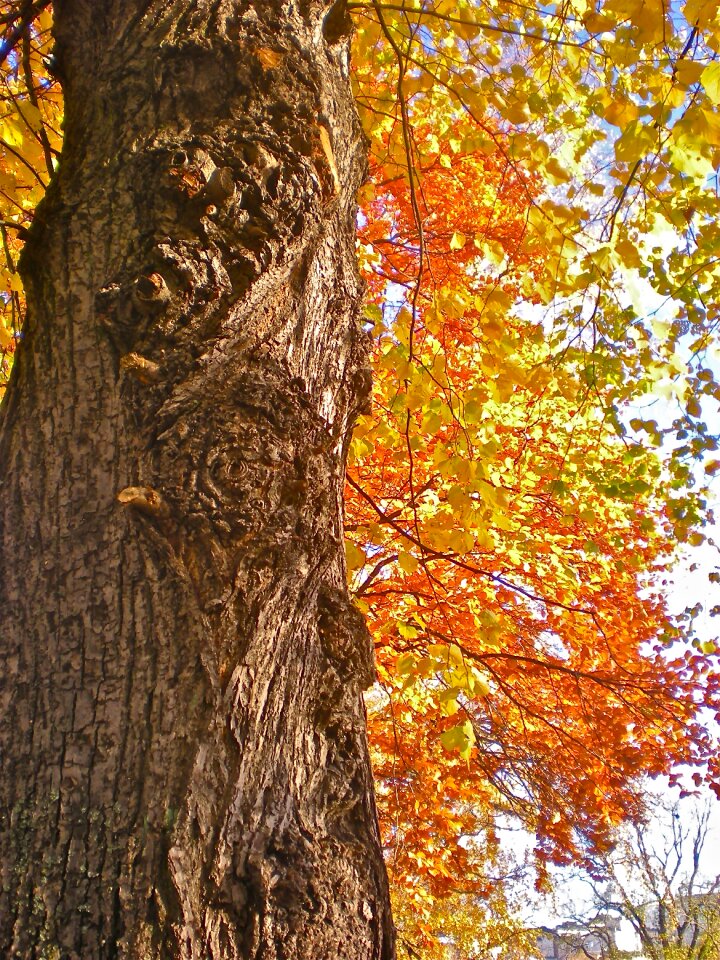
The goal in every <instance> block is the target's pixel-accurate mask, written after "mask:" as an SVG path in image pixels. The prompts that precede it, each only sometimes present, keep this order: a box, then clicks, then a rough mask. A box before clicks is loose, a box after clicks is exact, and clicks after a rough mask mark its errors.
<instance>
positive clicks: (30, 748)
mask: <svg viewBox="0 0 720 960" xmlns="http://www.w3.org/2000/svg"><path fill="white" fill-rule="evenodd" d="M328 8H329V4H328V3H327V2H324V3H323V2H316V0H264V2H262V3H260V2H251V0H57V3H56V18H57V23H56V41H57V51H56V56H55V66H54V69H55V70H56V71H57V73H58V75H59V76H60V77H61V79H62V80H63V83H64V86H65V92H66V108H67V115H66V144H65V148H64V153H63V157H62V162H61V165H60V170H59V174H58V175H57V177H56V179H55V180H54V182H53V184H52V185H51V187H50V190H49V192H48V195H47V197H46V199H45V201H44V203H43V205H42V206H41V208H40V209H39V211H38V213H37V216H36V220H35V223H34V224H33V227H32V230H31V236H30V239H29V240H28V243H27V247H26V250H25V252H24V255H23V260H22V274H23V278H24V281H25V283H26V287H27V291H28V321H27V326H26V331H25V340H24V344H23V346H22V348H21V350H20V351H19V356H18V359H17V364H16V368H15V370H14V371H13V380H12V383H11V386H10V388H9V391H8V396H7V399H6V401H5V404H4V407H3V410H2V424H1V429H0V484H1V486H0V491H1V496H0V523H1V524H2V526H1V528H0V547H1V550H0V649H1V650H2V664H1V670H2V675H1V677H0V705H1V714H0V751H1V754H0V757H1V763H2V776H1V778H0V780H1V783H0V816H1V818H2V819H1V822H0V836H1V841H0V843H1V846H0V877H1V890H0V955H2V956H3V957H8V958H9V957H16V958H22V960H26V958H48V960H50V958H54V960H60V958H62V960H65V958H77V960H92V958H134V960H135V958H137V960H140V958H142V960H145V958H148V960H152V958H161V957H162V958H180V957H182V958H194V960H201V958H202V960H215V958H223V960H230V958H240V957H242V958H249V957H253V958H256V960H261V958H262V960H265V958H267V960H269V958H280V957H282V958H288V960H289V958H312V960H321V958H333V960H338V958H343V957H346V958H352V960H361V958H371V957H372V958H390V957H392V956H393V953H394V947H393V933H392V924H391V920H390V917H389V908H388V894H387V883H386V877H385V871H384V867H383V862H382V857H381V851H380V846H379V839H378V833H377V826H376V814H375V809H374V802H373V793H372V782H371V775H370V769H369V763H368V757H367V749H366V738H365V719H364V711H363V706H362V698H361V692H360V691H361V688H363V687H366V686H367V685H368V684H369V683H370V682H371V679H372V676H373V662H372V649H371V645H370V641H369V636H368V634H367V630H366V628H365V626H364V623H363V621H362V618H361V617H360V615H359V614H358V613H357V611H356V610H355V609H354V608H353V607H352V606H351V604H350V603H349V601H348V597H347V592H346V588H345V582H344V561H343V551H342V539H343V538H342V503H341V492H342V484H343V471H344V459H345V449H346V443H347V440H348V435H349V431H350V429H351V425H352V423H353V419H354V417H355V415H356V413H357V411H358V409H359V408H360V407H361V406H362V405H363V404H364V403H366V400H367V391H368V381H369V376H368V371H367V368H366V349H367V347H366V344H365V342H364V339H363V333H362V330H361V328H360V326H359V323H358V302H359V297H360V288H359V282H358V278H357V275H356V268H355V263H354V239H353V234H354V221H355V199H354V197H355V192H356V190H357V187H358V185H359V183H360V182H361V180H362V177H363V173H364V163H365V161H364V156H363V145H362V135H361V133H360V130H359V128H358V125H357V121H356V117H355V113H354V109H353V104H352V99H351V94H350V87H349V83H348V74H347V56H348V49H347V42H348V37H347V23H346V17H345V16H344V13H343V10H342V8H341V7H340V6H339V5H337V4H336V5H335V6H334V7H332V8H331V9H328Z"/></svg>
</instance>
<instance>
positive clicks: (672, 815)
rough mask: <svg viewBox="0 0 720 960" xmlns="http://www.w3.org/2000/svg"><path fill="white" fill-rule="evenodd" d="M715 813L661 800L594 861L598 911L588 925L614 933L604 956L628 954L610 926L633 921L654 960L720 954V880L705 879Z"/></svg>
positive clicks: (707, 958) (701, 959) (705, 959)
mask: <svg viewBox="0 0 720 960" xmlns="http://www.w3.org/2000/svg"><path fill="white" fill-rule="evenodd" d="M711 812H712V807H711V804H710V803H709V802H708V803H706V804H705V805H704V806H696V807H694V808H692V807H691V806H690V804H689V802H688V801H687V800H685V801H676V802H674V803H671V804H669V803H663V802H662V801H660V802H659V803H658V804H656V805H654V807H653V809H652V810H651V811H650V813H649V814H648V816H647V817H646V819H645V820H644V821H640V822H637V823H634V824H629V825H627V826H625V827H623V828H622V830H621V832H620V833H619V836H618V838H617V843H616V845H615V847H614V848H613V849H612V851H611V852H609V853H607V854H602V855H599V856H596V857H595V858H594V861H593V864H592V866H593V876H591V877H590V878H589V883H590V884H591V887H592V893H593V907H592V909H591V911H590V912H588V913H587V914H586V915H585V916H584V917H583V918H582V920H583V925H584V927H585V929H586V930H587V931H590V930H592V932H593V933H594V934H597V935H598V936H601V935H602V934H603V931H604V932H605V933H606V934H607V936H606V937H605V940H604V942H603V950H602V956H607V957H618V956H621V955H623V951H620V950H619V949H618V948H617V946H616V944H615V937H614V931H613V923H612V922H608V921H612V918H614V917H617V918H622V919H624V920H626V921H628V922H629V923H630V925H631V926H632V928H633V930H634V932H635V934H636V936H637V938H638V940H639V942H640V949H641V952H642V954H643V955H644V956H645V957H647V958H648V960H714V958H716V957H718V956H720V874H716V875H714V876H708V875H706V874H705V873H703V862H704V861H706V860H707V859H708V848H709V839H710V818H711Z"/></svg>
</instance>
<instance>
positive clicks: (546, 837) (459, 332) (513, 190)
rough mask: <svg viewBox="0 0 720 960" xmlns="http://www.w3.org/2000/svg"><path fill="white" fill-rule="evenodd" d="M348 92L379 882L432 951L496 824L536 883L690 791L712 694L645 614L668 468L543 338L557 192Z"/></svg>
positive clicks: (359, 489) (489, 136)
mask: <svg viewBox="0 0 720 960" xmlns="http://www.w3.org/2000/svg"><path fill="white" fill-rule="evenodd" d="M362 79H363V78H362V77H361V81H362ZM364 84H365V85H364V86H363V84H362V82H361V84H360V92H361V103H362V104H363V105H364V106H365V119H366V122H367V124H368V128H369V129H370V130H371V131H375V135H376V138H375V140H374V141H373V150H374V153H373V162H372V166H371V182H370V184H369V185H368V186H367V188H366V189H365V191H364V192H363V195H362V197H361V204H362V208H361V209H362V212H361V229H360V236H359V244H360V258H361V264H362V267H363V272H364V275H365V277H366V279H367V282H368V290H369V305H368V308H367V313H366V316H367V320H368V324H370V323H371V324H372V334H373V343H374V372H375V392H374V399H373V412H372V414H369V415H367V416H365V417H364V418H362V420H361V421H360V423H359V425H358V428H357V430H356V432H355V436H354V440H353V444H352V448H351V462H350V466H349V471H348V487H347V500H346V504H347V535H348V551H347V552H348V566H349V571H350V579H351V584H352V587H353V589H354V592H355V596H356V599H357V603H358V604H359V605H360V606H361V608H362V609H363V610H364V611H365V612H366V613H367V616H368V619H369V621H370V624H371V628H372V631H373V635H374V637H375V640H376V647H377V654H378V670H379V689H378V690H376V691H374V692H373V693H372V694H371V696H370V698H369V701H368V705H369V714H370V730H371V736H372V741H373V744H374V748H375V769H376V774H377V781H378V792H379V797H380V809H381V818H382V826H383V835H384V841H385V844H386V850H387V857H388V864H389V867H390V870H391V873H392V877H393V880H394V882H395V885H396V893H397V897H398V900H399V903H401V904H402V910H401V911H400V912H401V914H402V911H403V910H406V911H407V916H408V918H409V917H414V919H413V920H409V919H408V923H410V926H411V927H412V928H413V929H415V931H416V934H417V929H418V927H417V924H418V923H419V929H420V933H421V934H422V933H423V931H424V934H425V935H426V936H430V935H431V934H432V930H433V929H437V924H438V921H437V918H435V919H433V916H434V911H436V910H437V904H438V901H439V900H442V899H443V898H447V897H450V896H451V895H454V896H455V897H457V895H458V894H462V893H463V892H464V893H474V894H475V895H476V896H480V897H483V896H485V897H487V898H490V897H493V896H495V895H496V889H497V885H496V884H493V883H492V882H491V881H489V879H488V876H489V874H491V873H492V867H491V863H492V851H493V850H494V849H495V843H496V836H497V834H496V827H497V824H498V823H502V822H507V818H508V817H510V818H519V819H520V820H521V821H522V822H523V823H524V824H525V826H526V827H527V829H528V830H530V831H532V832H533V833H535V835H536V838H537V842H536V857H537V866H538V876H539V879H540V882H541V883H542V882H543V879H544V876H545V874H544V864H545V863H547V861H549V860H553V861H555V862H558V863H563V862H568V861H570V860H575V861H580V862H583V861H584V860H585V857H586V855H587V854H588V853H589V852H590V851H592V850H596V849H601V850H602V849H604V848H605V847H606V846H607V844H608V843H609V842H610V841H609V837H610V832H611V830H612V828H613V826H615V825H616V824H617V823H619V822H620V821H621V820H622V819H624V818H627V817H632V816H634V815H637V814H638V813H639V811H640V807H641V800H640V783H641V781H642V778H643V777H647V776H651V777H652V776H655V775H658V774H661V773H670V772H671V770H672V768H673V766H674V765H675V764H677V763H679V762H682V763H689V764H691V765H693V764H699V765H700V766H701V767H702V765H703V763H705V762H706V761H707V760H708V759H709V758H710V757H711V756H712V752H713V744H712V742H711V738H710V736H709V734H708V733H707V731H706V729H705V728H704V726H703V723H702V721H701V720H699V719H698V710H699V708H700V707H702V706H703V705H705V706H708V707H712V708H715V706H716V703H717V695H718V678H717V676H716V674H715V673H714V671H713V668H711V667H710V665H709V661H708V658H707V657H706V656H705V655H704V654H703V652H700V651H699V650H698V649H697V644H696V646H695V647H693V646H692V644H690V643H689V642H687V638H684V637H682V636H681V631H680V630H679V627H678V624H677V623H676V622H675V621H673V620H672V618H671V617H670V616H669V615H668V611H667V609H666V606H665V602H664V599H663V597H662V595H661V594H660V592H659V591H658V578H659V575H660V573H661V571H662V570H663V569H665V567H666V566H667V565H668V564H669V562H670V559H671V556H672V550H673V546H674V544H673V542H672V541H669V540H668V536H667V535H668V532H669V531H670V530H671V529H672V526H671V524H670V523H669V521H668V510H669V509H670V510H671V509H672V508H669V507H668V504H667V502H666V500H665V498H664V497H663V495H662V489H661V488H662V485H663V482H664V480H663V477H664V475H665V470H666V469H667V468H666V467H665V466H664V465H663V463H662V461H661V458H660V457H659V456H658V455H657V454H656V453H655V451H654V450H653V449H651V448H649V447H648V446H643V445H642V444H640V443H636V442H630V441H629V440H628V439H626V438H625V437H624V436H623V430H622V429H620V427H621V425H620V424H619V423H618V421H617V419H616V418H615V411H614V410H612V409H608V405H607V404H606V402H605V398H604V397H603V395H602V393H601V392H600V390H599V389H598V383H597V381H595V380H594V379H593V377H592V376H591V374H592V370H591V369H589V368H588V365H587V352H588V344H587V342H586V341H585V340H584V336H585V335H584V334H583V332H582V331H580V332H576V333H575V334H573V333H572V332H568V331H567V330H565V331H564V332H563V333H561V334H560V335H558V333H557V330H556V329H555V328H554V327H553V324H552V321H551V320H550V319H549V318H548V315H547V314H546V312H545V311H544V310H543V308H542V302H543V300H545V299H546V297H543V296H542V294H541V293H538V292H537V291H536V285H537V284H539V283H541V282H542V278H543V277H544V276H545V274H546V266H547V262H548V261H549V260H550V259H551V258H552V251H551V250H550V249H549V247H548V246H547V245H546V244H544V243H543V242H542V238H541V237H539V236H538V234H537V232H536V231H532V230H530V229H528V223H529V221H530V219H531V215H532V211H533V209H536V208H537V207H538V206H539V205H541V204H542V203H543V195H544V193H545V192H546V191H547V189H548V187H549V184H548V183H547V181H546V182H543V181H541V180H540V178H539V177H538V176H537V175H536V174H534V173H533V172H532V169H528V170H523V169H522V168H521V167H520V166H518V164H517V163H514V162H513V161H512V158H511V157H510V156H509V152H510V139H509V137H508V136H507V135H506V134H505V133H503V131H502V129H501V127H500V125H499V124H498V125H495V126H493V125H492V123H491V122H486V124H485V128H484V130H482V131H476V132H475V133H471V134H470V135H467V136H465V137H462V136H459V135H457V134H455V133H454V132H453V129H452V123H448V130H447V132H446V133H445V135H444V136H443V137H442V138H440V137H439V136H438V135H437V133H436V132H435V131H436V130H437V126H438V124H437V123H435V124H433V123H431V122H429V120H427V113H428V111H431V109H432V108H431V107H428V105H427V103H425V102H424V101H423V100H422V99H419V100H418V101H417V102H416V105H415V107H414V108H408V111H407V117H406V121H407V119H408V118H412V120H413V122H412V123H411V124H409V123H407V122H406V126H405V131H404V143H403V142H402V141H403V138H402V137H401V135H400V133H399V130H400V128H401V127H402V125H403V116H402V111H400V110H398V111H397V113H396V116H395V123H394V124H393V125H390V124H387V123H385V122H384V121H379V120H378V118H377V117H376V116H374V115H373V113H374V111H373V103H374V102H375V98H374V97H373V93H372V91H373V80H372V79H371V78H369V77H368V78H365V79H364ZM363 95H364V99H363ZM685 533H686V536H687V534H688V532H687V531H686V532H685ZM706 646H707V650H706V651H705V653H708V652H714V645H713V644H712V643H711V644H709V645H706ZM453 902H454V901H453V900H449V901H448V906H447V908H446V913H445V916H446V918H447V917H449V916H453V915H454V914H455V913H456V912H457V909H458V908H457V905H456V906H455V907H453V906H452V905H451V904H452V903H453ZM461 912H462V910H461ZM495 914H496V915H498V908H497V906H496V909H495ZM418 918H422V919H421V920H420V921H419V920H418ZM443 929H446V926H444V927H443ZM426 947H427V944H426Z"/></svg>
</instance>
